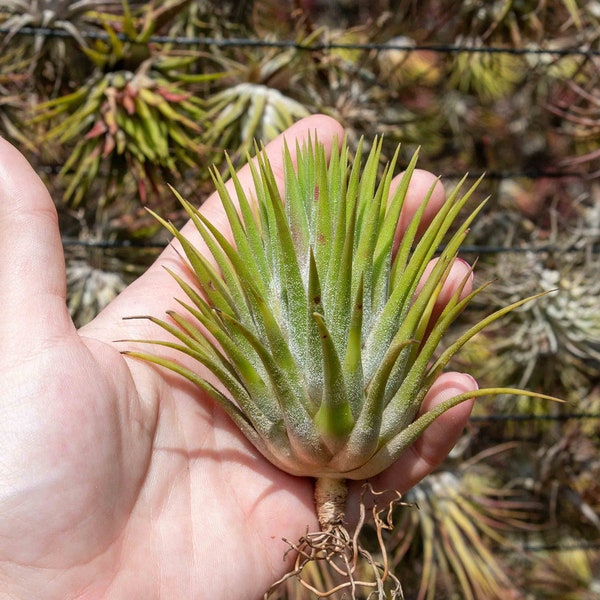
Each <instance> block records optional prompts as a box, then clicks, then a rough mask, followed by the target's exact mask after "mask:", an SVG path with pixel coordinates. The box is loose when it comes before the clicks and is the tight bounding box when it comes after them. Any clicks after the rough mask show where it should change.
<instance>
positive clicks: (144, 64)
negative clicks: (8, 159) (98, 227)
mask: <svg viewBox="0 0 600 600" xmlns="http://www.w3.org/2000/svg"><path fill="white" fill-rule="evenodd" d="M154 27H155V22H154V21H153V13H151V12H149V13H147V14H146V18H145V19H144V20H143V21H142V22H141V23H138V22H137V21H136V20H135V19H134V18H133V17H132V16H131V14H130V13H128V12H126V13H125V17H124V19H123V29H124V33H125V35H126V38H125V39H121V38H120V37H119V36H118V35H117V32H116V31H115V29H114V28H113V27H112V26H111V25H109V24H108V23H105V29H106V33H107V35H108V40H98V41H97V44H96V45H95V46H94V47H93V48H88V49H85V52H86V53H87V54H88V56H89V57H90V59H91V60H92V61H93V62H94V63H95V65H96V71H95V73H94V74H93V75H92V76H91V77H90V78H89V80H88V81H87V82H86V83H85V84H84V85H82V86H81V87H80V88H78V89H76V90H75V91H73V92H71V93H69V94H67V95H64V96H60V97H58V98H55V99H53V100H50V101H48V102H44V103H42V104H40V105H38V107H37V116H36V117H35V119H34V120H33V121H34V122H41V121H52V120H54V119H56V118H59V122H58V124H56V125H55V126H54V127H52V128H51V129H50V131H48V133H47V134H46V136H45V140H57V141H59V142H60V143H61V144H69V143H74V147H73V149H72V151H71V153H70V155H69V157H68V158H67V160H66V161H65V162H64V164H63V166H62V168H61V171H60V175H61V177H62V178H64V179H67V180H68V185H67V188H66V191H65V193H64V199H65V201H67V202H69V203H70V204H71V205H73V206H77V205H78V204H79V203H81V202H82V201H83V199H84V198H85V195H86V193H87V192H88V190H89V189H90V186H91V185H92V184H93V183H94V181H95V180H96V179H97V178H98V175H99V173H100V172H101V169H104V175H105V180H106V188H105V190H104V203H106V202H109V201H110V200H111V198H113V197H115V196H118V193H117V192H118V189H119V186H120V182H121V180H122V178H123V177H129V176H131V177H133V178H134V179H135V181H136V183H137V187H138V194H139V198H140V199H141V201H142V202H143V203H145V202H147V201H148V198H149V194H150V193H151V192H154V194H155V195H156V196H157V197H159V198H160V197H161V195H162V190H163V188H164V181H165V179H166V180H169V179H174V178H178V179H181V178H183V173H184V171H185V169H186V168H191V167H194V166H195V165H196V164H197V162H198V159H199V157H200V154H201V151H202V146H201V143H200V141H199V138H200V133H201V126H200V122H201V121H202V118H203V117H204V111H203V109H202V107H201V102H200V101H199V99H198V98H196V97H195V96H194V95H193V94H192V93H191V92H190V91H188V89H187V85H188V84H189V83H190V82H197V81H204V80H210V79H213V78H214V75H206V76H204V75H193V74H189V73H187V70H188V68H189V66H190V64H192V63H193V62H194V61H195V58H196V57H195V55H193V54H191V55H188V54H185V53H184V54H182V53H174V52H170V51H168V50H164V51H163V52H159V53H156V54H153V53H152V51H151V49H150V47H149V46H148V40H149V38H150V35H151V34H152V32H153V31H154Z"/></svg>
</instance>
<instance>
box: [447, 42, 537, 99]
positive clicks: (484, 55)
mask: <svg viewBox="0 0 600 600" xmlns="http://www.w3.org/2000/svg"><path fill="white" fill-rule="evenodd" d="M457 45H459V46H462V45H464V46H469V47H474V48H476V50H475V51H469V52H459V53H458V54H457V55H456V57H455V58H454V59H453V62H452V65H451V74H450V79H449V83H450V85H451V86H452V87H455V88H456V89H458V90H459V91H460V92H462V93H463V94H466V93H472V94H475V95H476V96H478V97H479V98H480V99H481V100H482V101H483V102H493V101H494V100H499V99H501V98H503V97H506V96H508V95H509V94H511V93H512V92H513V91H514V89H515V88H516V86H517V85H518V84H519V82H520V81H521V80H522V78H523V77H524V75H525V73H526V68H525V64H524V61H523V58H522V57H520V56H515V55H513V54H509V53H503V52H489V51H486V49H485V48H484V47H483V44H482V42H481V40H478V39H474V40H463V39H460V38H459V39H458V40H457ZM477 49H479V50H477Z"/></svg>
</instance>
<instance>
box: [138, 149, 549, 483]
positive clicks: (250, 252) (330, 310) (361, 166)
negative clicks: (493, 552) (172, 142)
mask: <svg viewBox="0 0 600 600" xmlns="http://www.w3.org/2000/svg"><path fill="white" fill-rule="evenodd" d="M295 152H296V155H297V161H298V165H297V171H296V170H295V169H294V167H293V165H292V158H291V154H290V151H289V149H287V148H286V150H285V152H284V156H283V159H284V165H285V190H286V194H285V202H284V201H283V198H282V197H281V196H280V193H279V191H278V188H277V184H276V182H275V179H274V175H273V172H272V170H271V166H270V163H269V162H268V160H267V158H266V157H265V155H264V154H260V155H259V156H258V160H257V165H255V164H254V163H251V164H250V167H251V170H252V173H253V177H254V185H255V188H256V197H257V202H258V206H257V207H256V208H253V207H252V206H251V203H250V199H249V198H248V196H247V195H246V192H245V191H244V190H243V189H242V186H241V184H240V182H239V181H238V180H237V178H236V176H235V175H234V176H233V181H234V184H235V187H236V194H237V196H238V201H239V210H240V213H241V216H240V215H238V212H237V209H236V205H235V204H234V201H233V199H232V197H231V196H230V195H229V192H228V191H227V189H226V187H225V185H224V182H223V180H222V179H221V178H220V176H219V175H218V174H217V173H216V172H215V184H216V187H217V191H218V192H219V195H220V197H221V200H222V202H223V205H224V207H225V211H226V213H227V216H228V219H229V223H230V226H231V229H232V232H233V245H232V243H231V242H229V241H228V240H227V238H226V237H225V236H224V235H223V233H222V232H220V231H219V230H218V229H217V228H216V227H215V226H214V225H213V224H212V223H211V222H210V221H208V220H207V219H206V218H205V217H204V216H203V215H202V213H201V212H199V211H197V210H196V209H195V208H194V207H192V206H191V205H190V204H189V203H187V202H185V201H184V200H183V199H181V202H182V204H183V206H184V208H185V209H186V212H187V213H188V215H189V217H190V218H191V219H192V222H193V223H194V225H195V227H196V229H197V230H198V232H199V233H200V235H201V237H202V239H203V240H204V242H205V243H206V244H207V246H208V248H209V249H210V251H211V253H212V256H213V258H214V260H215V261H216V265H217V267H218V271H217V270H216V269H215V267H213V266H212V265H211V262H210V260H209V259H208V258H206V257H204V256H203V255H202V254H201V253H200V252H199V251H198V250H197V248H196V247H195V246H194V245H193V244H192V243H191V242H190V241H189V239H187V238H186V237H184V236H183V234H182V233H181V232H180V231H178V230H177V228H176V227H174V226H173V225H172V224H170V223H168V222H166V221H164V220H163V219H162V218H161V217H158V216H157V218H158V219H159V221H160V222H161V223H163V225H164V226H165V227H166V228H167V229H168V230H169V231H170V232H171V233H172V234H173V235H174V236H175V238H176V239H177V240H178V241H179V242H180V244H181V245H182V247H183V250H184V252H185V255H186V257H187V259H188V261H189V264H190V267H191V268H192V270H193V272H194V274H195V284H197V288H196V285H190V284H188V283H186V282H185V281H184V280H183V279H181V278H180V277H179V276H177V275H175V274H174V273H173V276H174V277H175V279H176V280H177V282H178V283H179V285H180V286H181V288H182V291H183V292H185V294H186V296H187V300H185V301H183V300H181V301H180V303H181V305H182V307H183V309H184V312H175V311H169V313H168V314H169V316H170V318H171V320H170V321H164V320H161V319H159V318H157V317H154V316H148V317H147V318H149V319H150V320H151V321H152V322H154V323H156V324H157V325H159V326H160V327H162V328H163V329H165V330H166V331H168V332H169V333H171V334H172V335H173V336H174V337H175V339H177V340H178V342H152V341H150V342H149V343H155V344H158V345H164V346H167V347H170V348H174V349H177V350H179V351H181V352H182V353H184V354H186V355H188V356H190V357H192V358H194V359H195V360H197V361H198V362H199V363H200V364H201V365H203V366H204V367H207V368H208V369H209V370H210V371H211V372H212V373H214V374H215V375H216V376H217V378H218V379H219V381H220V382H221V384H222V385H223V386H224V388H225V389H226V390H227V392H228V393H229V394H230V395H231V397H232V399H231V398H229V397H228V396H226V395H224V394H223V393H222V392H221V391H219V390H217V389H216V388H215V387H214V386H213V385H212V384H211V383H209V382H208V381H206V380H205V379H203V378H202V377H201V376H200V375H199V374H197V373H196V372H194V371H193V370H189V369H187V368H184V367H183V366H180V365H179V364H177V363H176V362H173V361H171V360H169V359H164V358H162V357H160V356H154V355H148V354H140V353H138V352H129V353H128V354H130V355H132V356H138V357H142V358H145V359H147V360H149V361H151V362H154V363H156V364H159V365H162V366H164V367H167V368H169V369H171V370H173V371H175V372H177V373H179V374H181V375H183V376H185V377H187V378H188V379H189V380H190V381H192V382H193V383H195V384H196V385H198V387H200V388H201V389H202V390H204V391H205V392H207V393H209V394H210V395H211V396H212V397H213V398H214V399H215V400H216V401H217V402H218V403H219V404H220V405H221V406H222V407H223V408H224V409H225V411H226V412H227V413H228V414H229V416H230V417H231V418H232V419H233V420H234V422H235V423H236V424H237V425H238V426H239V427H240V429H241V430H242V431H243V432H244V433H245V434H246V436H247V437H248V438H249V440H250V441H251V442H252V443H253V444H254V445H255V446H256V447H257V449H258V450H260V451H261V452H262V453H263V455H264V456H265V457H266V458H268V459H269V460H270V461H271V462H272V463H273V464H275V465H276V466H278V467H280V468H281V469H283V470H284V471H287V472H288V473H291V474H294V475H302V476H306V475H308V476H312V477H332V478H344V479H346V478H349V479H367V478H368V477H371V476H374V475H376V474H378V473H379V472H381V471H383V470H384V469H385V468H387V467H388V466H390V465H391V464H392V463H393V462H394V461H395V460H396V459H397V458H398V456H399V455H400V454H401V453H402V452H403V451H404V450H405V449H406V448H407V447H408V446H410V445H411V444H412V443H413V442H414V441H415V440H416V439H417V438H418V437H419V436H420V435H421V433H422V432H423V431H424V430H425V429H426V428H427V427H428V426H429V425H430V424H431V423H432V422H433V421H434V420H435V418H437V417H438V416H439V415H440V414H442V413H443V412H445V411H446V410H448V409H449V408H451V407H453V406H456V405H457V404H459V403H460V402H464V401H465V400H467V399H469V398H472V397H478V396H483V395H490V394H499V393H510V391H509V390H506V389H503V388H496V387H494V388H490V389H484V390H477V391H474V392H467V393H464V394H460V395H458V396H455V397H453V398H450V399H449V400H446V401H445V402H443V403H441V404H440V405H439V406H437V407H436V408H435V409H432V410H431V411H429V412H427V413H425V414H423V415H421V416H420V417H418V418H416V419H415V417H416V415H417V412H418V410H419V408H420V406H421V404H422V402H423V400H424V398H425V396H426V394H427V392H428V391H429V389H430V387H431V385H432V384H433V382H434V381H435V379H436V378H437V377H438V375H439V374H440V373H441V372H442V371H443V369H444V368H445V367H446V366H447V364H448V363H449V361H450V359H451V358H452V356H453V355H454V354H455V353H456V352H457V351H458V350H459V349H460V348H462V347H463V346H464V344H465V343H466V342H468V341H469V339H470V338H471V337H473V336H474V335H475V334H476V333H478V332H479V331H480V330H482V329H484V328H485V327H486V326H488V325H490V324H492V323H493V322H495V321H496V320H497V319H498V318H499V317H501V316H502V315H504V314H506V313H508V312H510V311H511V310H514V309H516V308H518V307H520V306H522V305H523V304H525V303H526V302H527V300H520V301H517V302H515V303H513V304H512V305H510V306H508V307H506V308H502V309H500V310H498V311H496V312H495V313H493V314H492V315H490V316H488V317H485V318H483V319H482V320H481V321H480V322H478V323H476V324H475V325H473V327H471V328H470V329H469V330H468V331H467V332H466V333H464V334H462V335H461V336H459V337H458V338H457V339H456V340H454V342H453V343H452V344H450V345H449V346H448V347H447V348H446V349H445V350H444V351H443V352H442V353H441V354H439V355H438V356H437V357H436V356H434V354H435V352H436V350H437V348H438V345H439V343H440V342H441V341H442V339H443V338H444V337H445V335H446V333H447V332H448V329H449V327H450V326H451V324H452V323H453V322H454V320H455V319H456V318H457V317H458V316H459V315H460V313H462V311H463V309H464V308H465V307H466V306H467V305H468V304H469V302H470V301H471V300H472V299H473V298H474V297H475V296H476V295H477V294H479V293H480V292H481V291H482V290H483V289H484V287H485V286H482V287H480V288H478V289H476V290H475V291H473V292H471V293H469V294H467V295H466V297H464V298H463V297H461V294H462V292H463V289H464V286H465V285H466V284H467V281H468V280H469V278H470V273H469V274H468V275H467V276H466V277H465V279H464V280H463V281H462V283H461V285H460V286H459V287H458V289H457V290H456V291H455V292H454V294H453V296H452V298H451V299H450V301H449V302H448V304H447V305H446V306H445V307H444V309H443V310H441V312H440V313H439V315H438V314H436V311H435V305H436V301H437V299H438V296H439V294H440V292H441V290H442V286H443V284H444V282H445V281H446V279H447V277H448V274H449V272H450V269H451V267H452V264H453V262H454V260H455V258H456V257H457V253H458V250H459V248H460V245H461V243H462V242H463V241H464V239H465V236H466V234H467V231H468V228H469V225H470V223H471V222H472V221H473V219H474V218H475V217H476V215H477V214H478V213H479V211H480V210H481V208H482V207H483V204H484V203H481V204H480V205H479V206H477V207H476V208H475V209H474V210H472V211H471V212H470V213H468V214H467V216H466V217H465V218H464V219H460V218H459V214H460V213H461V210H462V208H463V207H464V206H465V204H466V203H467V201H468V200H469V199H470V197H471V195H472V193H473V191H474V190H475V187H476V186H472V187H471V188H470V189H469V190H467V191H466V192H465V193H464V194H463V195H461V193H460V190H461V185H460V184H459V185H458V186H457V188H456V189H455V190H454V191H453V192H452V193H451V194H450V195H449V196H448V199H447V201H446V202H445V204H444V206H443V207H442V208H441V209H440V210H439V212H438V214H437V215H436V216H435V217H434V218H433V220H432V221H431V223H430V224H429V225H427V226H426V227H425V226H424V224H423V223H422V216H423V214H424V211H425V208H426V206H427V203H428V201H429V197H430V194H431V190H430V192H429V194H428V195H427V196H426V197H424V198H423V202H422V204H421V206H420V208H419V210H418V211H417V214H416V215H415V217H414V218H413V220H412V221H411V223H410V225H409V227H408V229H407V231H406V233H405V234H404V235H403V236H402V240H401V241H400V243H399V246H398V248H397V249H394V245H395V243H394V240H395V234H396V227H397V223H398V219H399V216H400V212H401V210H402V207H403V205H404V199H405V197H406V192H407V189H408V184H409V181H410V179H411V177H412V174H413V172H414V168H415V165H416V160H417V157H416V155H415V156H414V157H413V159H412V160H411V162H410V164H409V165H408V167H407V169H406V171H405V173H404V175H403V177H402V180H401V182H400V184H399V185H398V186H397V188H396V190H395V192H394V193H393V194H392V197H391V199H389V200H388V196H389V194H390V189H391V182H392V177H393V174H394V168H395V162H396V158H394V159H393V160H392V162H391V163H390V164H389V165H387V167H386V169H385V170H384V174H383V176H382V177H381V179H379V180H378V177H377V171H378V164H379V158H380V154H381V140H377V139H375V140H374V142H373V144H372V147H371V151H370V152H369V153H368V155H367V156H366V157H365V158H364V159H363V151H362V144H361V145H359V147H358V149H357V151H356V156H355V157H354V159H353V161H352V163H350V161H349V151H348V148H347V146H346V144H345V143H344V144H342V147H341V149H334V150H333V155H332V157H331V159H330V161H329V164H327V160H326V155H325V149H324V147H323V146H322V145H321V144H320V143H319V142H318V140H316V139H314V140H309V141H308V143H307V145H306V146H303V147H297V148H296V150H295ZM397 155H398V152H396V157H397ZM363 160H364V163H363ZM451 228H452V233H451V235H449V239H447V241H446V244H445V246H444V248H443V250H442V251H441V253H440V255H439V256H438V259H437V261H436V263H435V265H434V267H433V269H432V270H431V273H430V274H428V277H427V280H426V281H425V282H424V283H423V285H422V287H421V289H420V290H419V291H418V293H417V286H418V285H419V284H420V282H421V280H422V278H423V275H424V273H425V268H426V267H427V265H428V264H429V262H430V261H431V259H433V257H434V255H435V254H436V252H437V250H438V247H439V246H440V244H441V243H442V242H443V241H444V240H446V236H447V234H449V232H450V230H451ZM420 229H424V231H423V232H422V233H421V237H420V239H417V231H418V230H420ZM394 250H395V251H394ZM529 300H530V299H529ZM203 329H204V330H206V331H207V332H208V333H209V334H210V335H211V336H212V337H214V339H215V341H216V343H217V344H218V347H217V346H213V345H212V344H211V342H209V341H208V339H207V338H206V337H205V334H204V333H203V332H202V330H203ZM513 391H514V390H513ZM521 393H522V394H524V395H527V396H533V397H535V396H537V397H544V396H543V395H541V394H535V393H531V392H525V391H523V392H521Z"/></svg>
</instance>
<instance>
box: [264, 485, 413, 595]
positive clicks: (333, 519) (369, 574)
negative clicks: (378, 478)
mask: <svg viewBox="0 0 600 600" xmlns="http://www.w3.org/2000/svg"><path fill="white" fill-rule="evenodd" d="M367 491H368V492H369V493H370V494H371V495H372V496H373V497H374V498H375V501H374V503H373V507H372V509H371V514H372V517H373V526H374V529H375V534H376V538H377V546H378V547H377V554H378V555H379V556H378V558H377V559H375V557H374V556H373V554H372V553H371V552H369V551H368V550H367V549H366V548H364V547H363V546H361V544H360V543H359V536H360V534H361V531H362V529H363V527H364V525H365V524H366V522H367V508H366V505H365V500H364V496H365V493H366V492H367ZM384 493H385V492H381V493H380V492H375V491H374V490H373V488H372V487H371V484H369V483H365V485H364V486H363V490H362V493H361V495H360V500H359V520H358V523H357V525H356V528H355V530H354V533H353V534H351V533H350V532H349V531H348V530H347V529H346V527H345V525H344V516H345V509H346V498H347V495H348V488H347V484H346V481H345V480H343V479H327V478H322V479H317V480H316V484H315V504H316V508H317V515H318V518H319V523H320V525H321V531H317V532H310V533H307V534H306V535H304V536H302V537H301V538H300V539H299V540H298V542H296V543H293V542H290V541H289V540H286V539H284V541H285V542H286V543H287V544H289V546H290V547H289V549H288V550H287V551H286V553H285V555H284V558H285V557H286V556H287V555H288V553H289V552H292V551H295V552H296V554H297V556H296V561H295V563H294V568H293V569H292V570H291V571H290V572H289V573H287V574H286V575H284V576H283V577H282V578H281V579H280V580H279V581H276V582H275V583H274V584H273V586H271V588H270V589H269V590H268V591H267V593H266V594H265V596H264V598H265V600H268V598H271V597H272V594H273V593H274V592H275V591H276V590H278V589H279V588H280V587H281V586H282V584H284V583H286V582H287V583H288V584H289V583H291V582H292V581H293V580H295V581H296V582H297V583H299V584H300V585H301V586H302V587H303V588H305V589H306V590H307V591H308V592H310V593H312V594H314V595H315V596H316V597H317V598H328V597H331V596H333V595H334V594H337V593H342V594H343V595H342V596H339V597H343V598H349V599H352V600H358V599H359V598H365V595H366V597H368V598H369V599H373V600H375V599H381V600H385V599H386V598H392V599H403V598H404V596H403V593H402V586H401V585H400V581H399V580H398V578H397V577H396V576H395V575H394V574H393V573H392V572H391V571H390V569H389V564H388V557H387V551H386V548H385V542H384V540H383V532H384V531H385V530H390V529H392V528H393V523H392V511H393V508H394V506H396V505H398V504H401V496H400V494H399V493H397V492H394V497H393V499H392V500H391V501H390V502H388V503H387V504H386V505H385V507H384V508H383V509H382V508H380V507H379V506H378V504H377V502H376V500H377V497H380V496H381V495H382V494H384ZM382 515H384V516H383V518H382ZM311 567H312V568H311ZM315 568H316V569H317V570H318V571H319V574H318V577H315V576H314V569H315ZM311 574H312V576H311ZM315 579H316V580H318V583H316V582H315V581H314V580H315ZM319 588H321V589H319ZM386 590H387V591H386ZM359 594H360V595H359Z"/></svg>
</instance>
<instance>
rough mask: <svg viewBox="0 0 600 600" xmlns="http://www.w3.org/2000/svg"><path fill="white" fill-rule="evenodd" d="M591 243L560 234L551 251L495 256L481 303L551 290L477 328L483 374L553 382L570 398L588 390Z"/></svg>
mask: <svg viewBox="0 0 600 600" xmlns="http://www.w3.org/2000/svg"><path fill="white" fill-rule="evenodd" d="M569 239H571V238H569ZM590 250H591V248H588V249H587V250H586V249H585V247H582V248H581V249H577V248H576V247H574V246H571V245H570V244H568V245H567V244H565V242H564V240H563V242H562V243H561V242H559V241H557V243H556V249H555V250H554V251H550V252H543V253H542V252H522V253H513V254H509V255H507V256H506V257H504V258H503V260H502V261H498V263H497V265H496V266H495V267H494V268H493V269H492V270H491V271H490V276H494V277H496V279H497V285H496V286H494V291H493V292H490V291H489V290H488V291H487V292H486V293H485V294H484V295H482V297H481V299H482V300H483V302H485V306H486V308H487V307H489V306H496V307H499V306H503V305H504V303H507V302H508V303H510V302H511V300H514V299H516V298H517V297H520V294H523V293H527V294H532V293H537V292H541V291H544V290H545V291H549V290H556V292H555V293H553V294H548V295H546V296H544V297H543V298H540V300H539V302H536V303H532V304H530V305H528V306H527V305H525V306H522V307H520V308H519V309H518V310H516V311H514V312H513V313H511V314H510V315H509V316H508V317H507V319H505V320H504V322H503V323H502V325H500V324H494V325H492V326H491V327H490V328H488V329H487V330H486V332H484V333H483V334H482V336H481V340H480V341H479V342H478V343H481V344H482V345H483V346H484V347H487V350H488V351H489V356H488V360H487V361H486V363H485V364H482V365H481V366H482V367H483V369H482V371H484V372H482V373H481V376H482V377H483V378H485V377H486V373H489V374H492V375H491V376H492V377H495V376H497V374H498V373H501V374H502V377H503V379H504V380H506V381H513V382H515V383H516V384H517V385H518V386H527V387H533V388H534V389H543V390H560V394H561V395H566V396H567V397H568V398H572V399H573V400H577V401H579V400H580V399H581V398H582V397H585V395H586V394H587V393H589V391H590V385H591V382H592V381H594V379H596V378H597V377H598V375H599V374H600V342H599V340H600V319H599V317H598V315H599V314H600V312H599V311H600V301H599V297H600V283H599V282H598V278H597V275H596V274H597V272H598V257H597V256H595V255H594V254H593V253H592V252H590ZM482 306H483V305H482ZM539 408H542V410H543V407H539ZM521 409H522V410H527V408H526V407H525V406H524V405H521Z"/></svg>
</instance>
